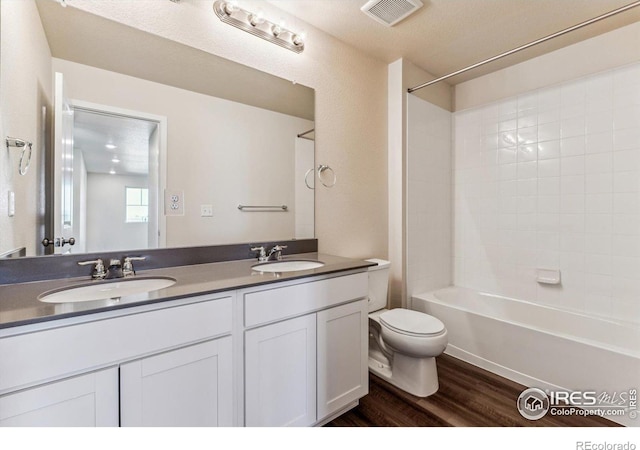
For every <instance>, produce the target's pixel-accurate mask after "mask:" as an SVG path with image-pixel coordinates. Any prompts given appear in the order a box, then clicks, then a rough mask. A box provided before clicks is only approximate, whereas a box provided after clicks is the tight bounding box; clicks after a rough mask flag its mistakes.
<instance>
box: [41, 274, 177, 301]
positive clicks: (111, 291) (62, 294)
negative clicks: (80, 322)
mask: <svg viewBox="0 0 640 450" xmlns="http://www.w3.org/2000/svg"><path fill="white" fill-rule="evenodd" d="M175 283H176V280H175V279H174V278H170V277H145V278H142V277H140V278H121V279H116V280H108V281H101V282H92V283H87V284H83V285H80V286H75V287H68V288H60V289H54V290H51V291H47V292H43V293H42V294H40V295H39V296H38V300H40V301H41V302H44V303H75V302H89V301H93V300H105V299H111V298H120V297H125V296H127V295H135V294H143V293H145V292H152V291H157V290H159V289H164V288H167V287H169V286H173V285H174V284H175Z"/></svg>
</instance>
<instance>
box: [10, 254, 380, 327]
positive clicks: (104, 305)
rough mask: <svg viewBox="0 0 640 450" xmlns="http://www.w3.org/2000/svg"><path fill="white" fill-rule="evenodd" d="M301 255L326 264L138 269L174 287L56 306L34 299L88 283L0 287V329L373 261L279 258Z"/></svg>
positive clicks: (246, 261)
mask: <svg viewBox="0 0 640 450" xmlns="http://www.w3.org/2000/svg"><path fill="white" fill-rule="evenodd" d="M299 259H309V260H318V261H322V262H324V263H325V265H324V266H323V267H320V268H317V269H311V270H302V271H298V272H281V273H261V272H256V271H254V270H252V269H251V266H252V265H254V264H256V262H257V261H256V260H255V259H243V260H238V261H228V262H218V263H209V264H195V265H189V266H177V267H167V268H162V269H153V270H145V271H138V272H137V276H138V277H171V278H174V279H175V280H176V283H175V284H174V285H173V286H170V287H168V288H164V289H160V290H157V291H152V292H147V293H144V294H136V295H130V296H126V297H121V298H120V299H119V301H115V300H96V301H87V302H77V303H58V304H54V303H43V302H41V301H39V300H38V296H39V295H40V294H42V293H43V292H47V291H50V290H53V289H60V288H69V287H75V286H79V285H86V284H87V282H91V280H89V278H88V277H82V278H64V279H55V280H46V281H35V282H30V283H17V284H5V285H0V328H9V327H16V326H20V325H27V324H33V323H38V322H46V321H51V320H58V319H62V318H67V317H73V316H81V315H87V314H94V313H98V312H105V311H112V310H117V309H122V308H128V307H133V306H140V305H145V304H151V303H157V302H163V301H168V300H176V299H181V298H185V297H191V296H195V295H204V294H211V293H215V292H222V291H229V290H235V289H241V288H246V287H250V286H258V285H263V284H269V283H277V282H281V281H289V280H296V279H300V278H307V277H313V276H317V275H324V274H330V273H335V272H342V271H347V270H355V269H363V268H366V267H369V266H372V265H375V264H372V263H370V262H367V261H364V260H357V259H349V258H342V257H339V256H332V255H326V254H322V253H302V254H297V255H288V256H286V257H285V258H283V260H299ZM117 281H122V279H116V280H106V281H95V283H103V282H107V283H108V282H117Z"/></svg>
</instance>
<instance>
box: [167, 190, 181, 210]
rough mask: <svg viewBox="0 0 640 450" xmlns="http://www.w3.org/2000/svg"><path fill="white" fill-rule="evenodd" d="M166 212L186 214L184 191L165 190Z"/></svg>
mask: <svg viewBox="0 0 640 450" xmlns="http://www.w3.org/2000/svg"><path fill="white" fill-rule="evenodd" d="M164 214H165V215H167V216H184V191H170V190H168V189H165V191H164Z"/></svg>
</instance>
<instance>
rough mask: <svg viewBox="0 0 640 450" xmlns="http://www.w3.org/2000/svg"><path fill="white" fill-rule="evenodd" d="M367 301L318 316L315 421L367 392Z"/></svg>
mask: <svg viewBox="0 0 640 450" xmlns="http://www.w3.org/2000/svg"><path fill="white" fill-rule="evenodd" d="M368 314H369V310H368V305H367V299H362V300H358V301H355V302H352V303H348V304H346V305H342V306H336V307H334V308H330V309H325V310H323V311H319V312H318V313H317V316H316V317H317V330H318V334H317V349H318V400H317V401H318V405H317V408H318V420H322V419H324V418H326V417H329V416H330V415H332V414H334V413H336V412H338V411H340V410H341V409H343V408H344V407H346V406H348V405H349V404H351V403H352V402H354V401H356V400H358V399H359V398H361V397H364V396H365V395H366V394H367V393H368V392H369V367H368V359H369V340H368V339H369V316H368Z"/></svg>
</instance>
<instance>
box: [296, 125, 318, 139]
mask: <svg viewBox="0 0 640 450" xmlns="http://www.w3.org/2000/svg"><path fill="white" fill-rule="evenodd" d="M314 131H316V129H315V128H312V129H310V130H308V131H305V132H304V133H300V134H299V135H298V137H299V138H302V139H308V140H309V141H315V139H314V138H308V137H306V136H305V135H307V134H309V133H313V132H314Z"/></svg>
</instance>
